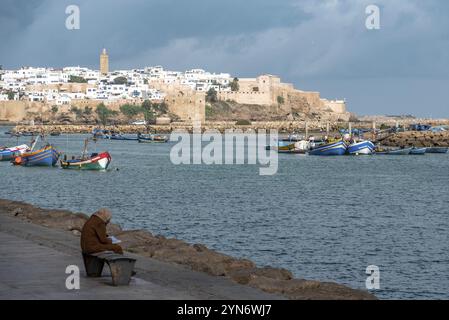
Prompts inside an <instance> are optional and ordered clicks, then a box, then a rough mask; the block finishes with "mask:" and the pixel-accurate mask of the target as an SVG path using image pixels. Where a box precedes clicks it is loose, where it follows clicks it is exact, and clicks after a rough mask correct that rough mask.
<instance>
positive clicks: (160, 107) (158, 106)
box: [153, 101, 168, 114]
mask: <svg viewBox="0 0 449 320" xmlns="http://www.w3.org/2000/svg"><path fill="white" fill-rule="evenodd" d="M153 110H154V111H155V112H156V113H158V114H166V113H168V105H167V103H165V101H163V102H161V103H153Z"/></svg>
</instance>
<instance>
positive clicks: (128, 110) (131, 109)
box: [120, 103, 142, 119]
mask: <svg viewBox="0 0 449 320" xmlns="http://www.w3.org/2000/svg"><path fill="white" fill-rule="evenodd" d="M120 111H121V112H122V114H123V115H124V116H125V117H127V118H128V119H132V118H134V117H135V116H137V115H138V114H140V113H142V107H141V106H138V105H135V104H128V103H127V104H124V105H121V106H120Z"/></svg>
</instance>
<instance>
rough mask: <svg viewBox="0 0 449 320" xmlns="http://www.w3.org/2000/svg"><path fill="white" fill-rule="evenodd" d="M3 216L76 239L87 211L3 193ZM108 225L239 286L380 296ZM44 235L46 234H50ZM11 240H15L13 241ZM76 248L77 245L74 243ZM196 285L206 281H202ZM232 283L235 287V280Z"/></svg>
mask: <svg viewBox="0 0 449 320" xmlns="http://www.w3.org/2000/svg"><path fill="white" fill-rule="evenodd" d="M2 217H5V219H6V218H7V219H14V220H15V221H17V223H16V229H17V228H18V229H19V230H18V231H17V232H16V235H17V234H20V233H21V232H20V228H24V229H26V225H27V223H31V224H35V225H39V226H41V227H42V226H43V227H45V228H47V229H42V230H43V231H42V232H44V233H45V230H48V233H50V232H52V231H51V230H59V231H61V232H63V233H64V234H65V237H67V239H72V240H70V241H72V242H71V243H75V242H78V241H79V240H76V239H77V237H79V236H80V230H81V228H82V226H83V224H84V223H85V221H86V220H87V219H88V216H87V215H86V214H83V213H73V212H70V211H66V210H52V209H42V208H39V207H36V206H33V205H31V204H27V203H24V202H17V201H10V200H1V199H0V218H2ZM11 221H13V220H11ZM19 222H20V223H22V224H20V223H19ZM25 222H26V223H25ZM2 228H3V226H1V227H0V231H2V230H1V229H2ZM108 229H109V230H108V232H109V234H111V235H114V236H116V237H117V238H119V239H120V240H122V246H123V248H124V249H125V250H126V251H127V252H129V253H132V254H135V255H138V256H140V257H141V259H143V260H144V259H146V258H148V259H153V260H156V261H161V263H162V262H163V263H168V264H169V265H178V266H182V267H185V268H186V269H187V270H191V271H192V272H199V273H201V274H206V275H207V276H208V277H214V278H215V279H217V282H220V281H223V279H226V280H227V281H229V282H231V283H234V284H235V285H236V286H243V287H245V288H252V289H256V290H260V291H262V292H265V293H266V294H274V295H279V296H283V297H286V298H289V299H369V300H371V299H375V296H373V295H372V294H370V293H368V292H366V291H362V290H355V289H351V288H349V287H346V286H343V285H340V284H336V283H330V282H319V281H311V280H304V279H295V278H294V277H293V275H292V273H291V272H290V271H288V270H285V269H280V268H272V267H258V266H256V265H255V264H254V263H253V262H252V261H250V260H247V259H237V258H234V257H231V256H228V255H225V254H222V253H219V252H216V251H213V250H210V249H208V248H207V247H205V246H204V245H201V244H193V245H192V244H188V243H186V242H184V241H181V240H178V239H169V238H165V237H163V236H155V235H152V234H151V233H150V232H147V231H144V230H122V229H121V227H120V226H118V225H114V224H111V225H109V227H108ZM42 232H41V233H42ZM23 234H24V235H25V234H26V233H25V232H24V233H23ZM42 236H43V237H44V238H45V234H43V235H42ZM25 237H26V235H25ZM3 245H5V244H3ZM10 245H11V246H13V243H11V244H10ZM71 250H72V251H73V250H74V248H73V245H72V247H71ZM138 259H139V258H138ZM186 272H187V271H186ZM182 278H183V276H182V275H179V276H178V280H179V279H182ZM181 281H182V280H181ZM196 285H198V286H201V283H197V284H196ZM229 286H230V287H232V285H229ZM255 296H257V295H255ZM248 297H249V296H248ZM260 297H264V296H263V295H261V296H260ZM273 297H274V296H273ZM228 298H231V299H232V298H233V297H232V296H231V297H228ZM239 298H242V297H239V296H235V297H234V299H239ZM249 298H250V297H249ZM265 298H266V296H265Z"/></svg>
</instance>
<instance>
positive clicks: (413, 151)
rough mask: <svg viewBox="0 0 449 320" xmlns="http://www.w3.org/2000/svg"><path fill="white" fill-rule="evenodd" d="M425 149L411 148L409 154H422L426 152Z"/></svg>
mask: <svg viewBox="0 0 449 320" xmlns="http://www.w3.org/2000/svg"><path fill="white" fill-rule="evenodd" d="M426 149H427V148H416V147H415V148H412V150H410V153H409V154H413V155H423V154H426Z"/></svg>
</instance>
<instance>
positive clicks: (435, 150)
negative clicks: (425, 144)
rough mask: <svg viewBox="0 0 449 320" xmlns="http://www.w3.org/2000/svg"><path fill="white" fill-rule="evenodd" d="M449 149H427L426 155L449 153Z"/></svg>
mask: <svg viewBox="0 0 449 320" xmlns="http://www.w3.org/2000/svg"><path fill="white" fill-rule="evenodd" d="M448 150H449V148H447V147H433V148H426V153H447V152H448Z"/></svg>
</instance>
